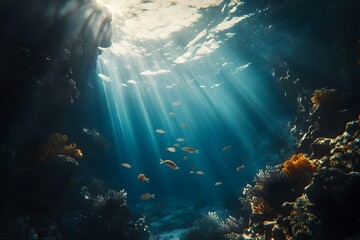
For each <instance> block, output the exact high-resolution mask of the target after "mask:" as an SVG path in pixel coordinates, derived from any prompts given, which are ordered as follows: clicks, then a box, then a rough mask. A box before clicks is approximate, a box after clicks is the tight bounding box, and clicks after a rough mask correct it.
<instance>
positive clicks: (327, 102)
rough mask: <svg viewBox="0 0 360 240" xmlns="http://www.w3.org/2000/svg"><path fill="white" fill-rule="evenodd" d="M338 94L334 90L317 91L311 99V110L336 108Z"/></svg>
mask: <svg viewBox="0 0 360 240" xmlns="http://www.w3.org/2000/svg"><path fill="white" fill-rule="evenodd" d="M339 97H340V96H339V93H338V92H337V91H336V90H335V89H318V90H315V91H314V94H313V96H312V97H311V102H312V103H313V108H314V109H315V108H318V107H327V108H336V107H338V105H339V101H340V100H339Z"/></svg>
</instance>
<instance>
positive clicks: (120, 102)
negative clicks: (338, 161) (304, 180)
mask: <svg viewBox="0 0 360 240" xmlns="http://www.w3.org/2000/svg"><path fill="white" fill-rule="evenodd" d="M102 4H104V5H105V6H106V7H107V8H108V9H109V11H110V12H112V15H113V21H112V26H113V30H112V31H113V36H112V46H111V47H109V48H104V49H101V50H102V54H101V55H100V56H99V59H98V63H97V64H98V70H97V76H96V79H95V81H94V82H95V84H97V87H98V88H99V89H100V92H99V95H100V96H102V101H103V104H102V107H103V113H101V111H100V110H99V109H94V110H93V111H94V116H96V117H97V118H101V121H102V124H103V131H105V132H106V135H107V136H109V137H110V139H111V142H112V149H111V154H112V156H111V162H112V164H113V167H112V172H111V173H109V175H108V176H107V177H108V178H110V179H112V181H113V182H115V184H116V186H117V187H118V188H124V189H126V191H127V192H128V198H129V201H130V202H131V203H132V204H134V205H135V204H139V203H140V204H146V203H145V202H144V201H142V200H141V199H140V196H141V195H142V194H144V193H150V194H155V199H149V200H147V201H148V202H156V201H161V199H163V198H165V199H168V198H169V197H170V198H171V199H172V200H171V201H185V202H186V201H187V202H201V203H202V204H203V205H204V206H213V207H214V208H216V206H218V207H219V206H225V208H226V203H227V202H233V204H235V205H236V204H237V202H239V200H238V198H239V197H240V196H241V193H242V190H243V187H244V186H245V185H246V183H247V182H249V181H251V179H252V178H253V176H254V174H255V173H256V172H257V171H258V169H260V168H262V167H264V166H265V165H269V164H276V163H280V162H281V161H283V159H282V158H281V156H282V157H284V156H287V155H288V154H289V152H290V151H291V150H292V147H293V142H291V140H290V141H288V140H289V139H290V137H289V133H287V130H286V129H285V128H284V126H286V123H287V121H288V120H289V119H290V113H291V110H290V107H289V106H288V104H286V103H285V101H284V96H282V95H281V94H280V92H279V89H278V88H277V87H276V83H275V81H273V76H272V75H271V71H270V69H267V68H266V66H263V65H261V64H262V63H263V62H264V61H265V59H264V56H265V57H266V55H267V53H266V52H261V53H259V52H257V49H254V48H253V47H252V46H251V44H254V42H255V41H258V40H257V39H251V40H250V39H248V38H247V36H246V32H249V31H253V27H252V26H251V25H250V23H251V22H252V21H254V22H256V23H258V20H256V16H257V14H260V13H261V11H265V9H255V8H253V7H246V6H243V3H241V2H237V1H205V2H202V1H195V2H194V1H177V2H173V1H160V2H156V1H149V2H143V3H138V2H132V1H120V2H119V1H104V2H102ZM258 24H260V23H258ZM265 28H266V29H268V31H273V29H272V26H271V25H267V26H265ZM284 36H286V35H285V34H284ZM252 41H254V42H252ZM266 49H269V50H268V51H269V53H270V52H271V50H272V49H271V48H270V46H269V47H263V48H262V50H266ZM284 51H286V49H284ZM289 51H290V50H289ZM100 100H101V99H100ZM100 100H99V101H100ZM100 114H101V116H100ZM157 129H160V130H163V132H164V133H158V132H157V131H156V130H157ZM275 135H277V137H274V136H275ZM279 136H281V137H279ZM179 138H182V139H180V141H179ZM181 140H182V141H181ZM174 144H175V145H174ZM269 145H270V146H272V147H274V149H273V151H274V152H275V153H273V154H272V155H270V154H269V149H268V147H266V146H269ZM171 147H173V148H174V150H175V152H170V151H169V150H167V148H171ZM183 147H192V148H194V149H196V150H198V151H197V152H195V153H189V152H186V151H184V150H182V148H183ZM174 150H173V151H174ZM276 151H277V152H276ZM184 158H185V159H184ZM187 158H188V159H187ZM160 159H163V160H165V159H168V160H172V161H173V162H175V163H176V165H177V166H178V167H179V169H177V170H174V169H171V168H169V167H168V166H166V165H165V164H159V163H160ZM121 163H128V164H130V165H131V168H130V169H129V168H125V167H123V166H121ZM237 169H238V170H237ZM198 171H201V172H203V174H198V173H199V172H198ZM140 173H143V174H145V175H146V177H148V178H149V179H150V180H149V182H141V181H139V180H138V179H137V176H138V175H139V174H140ZM216 182H218V184H217V185H215V183H216ZM200 205H201V204H200Z"/></svg>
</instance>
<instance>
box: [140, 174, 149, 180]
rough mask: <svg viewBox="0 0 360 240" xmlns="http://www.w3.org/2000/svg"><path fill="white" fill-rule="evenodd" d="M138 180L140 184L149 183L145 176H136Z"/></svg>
mask: <svg viewBox="0 0 360 240" xmlns="http://www.w3.org/2000/svg"><path fill="white" fill-rule="evenodd" d="M138 180H139V181H142V182H149V180H150V179H149V178H147V177H146V176H145V174H143V173H140V174H139V176H138Z"/></svg>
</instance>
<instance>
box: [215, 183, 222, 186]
mask: <svg viewBox="0 0 360 240" xmlns="http://www.w3.org/2000/svg"><path fill="white" fill-rule="evenodd" d="M221 184H222V182H216V183H214V185H215V186H220V185H221Z"/></svg>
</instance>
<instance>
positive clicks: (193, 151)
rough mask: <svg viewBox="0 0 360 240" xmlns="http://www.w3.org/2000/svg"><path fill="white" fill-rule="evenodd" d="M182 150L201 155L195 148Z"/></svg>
mask: <svg viewBox="0 0 360 240" xmlns="http://www.w3.org/2000/svg"><path fill="white" fill-rule="evenodd" d="M181 150H183V151H185V152H189V153H199V150H197V149H195V148H193V147H183V148H181Z"/></svg>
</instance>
